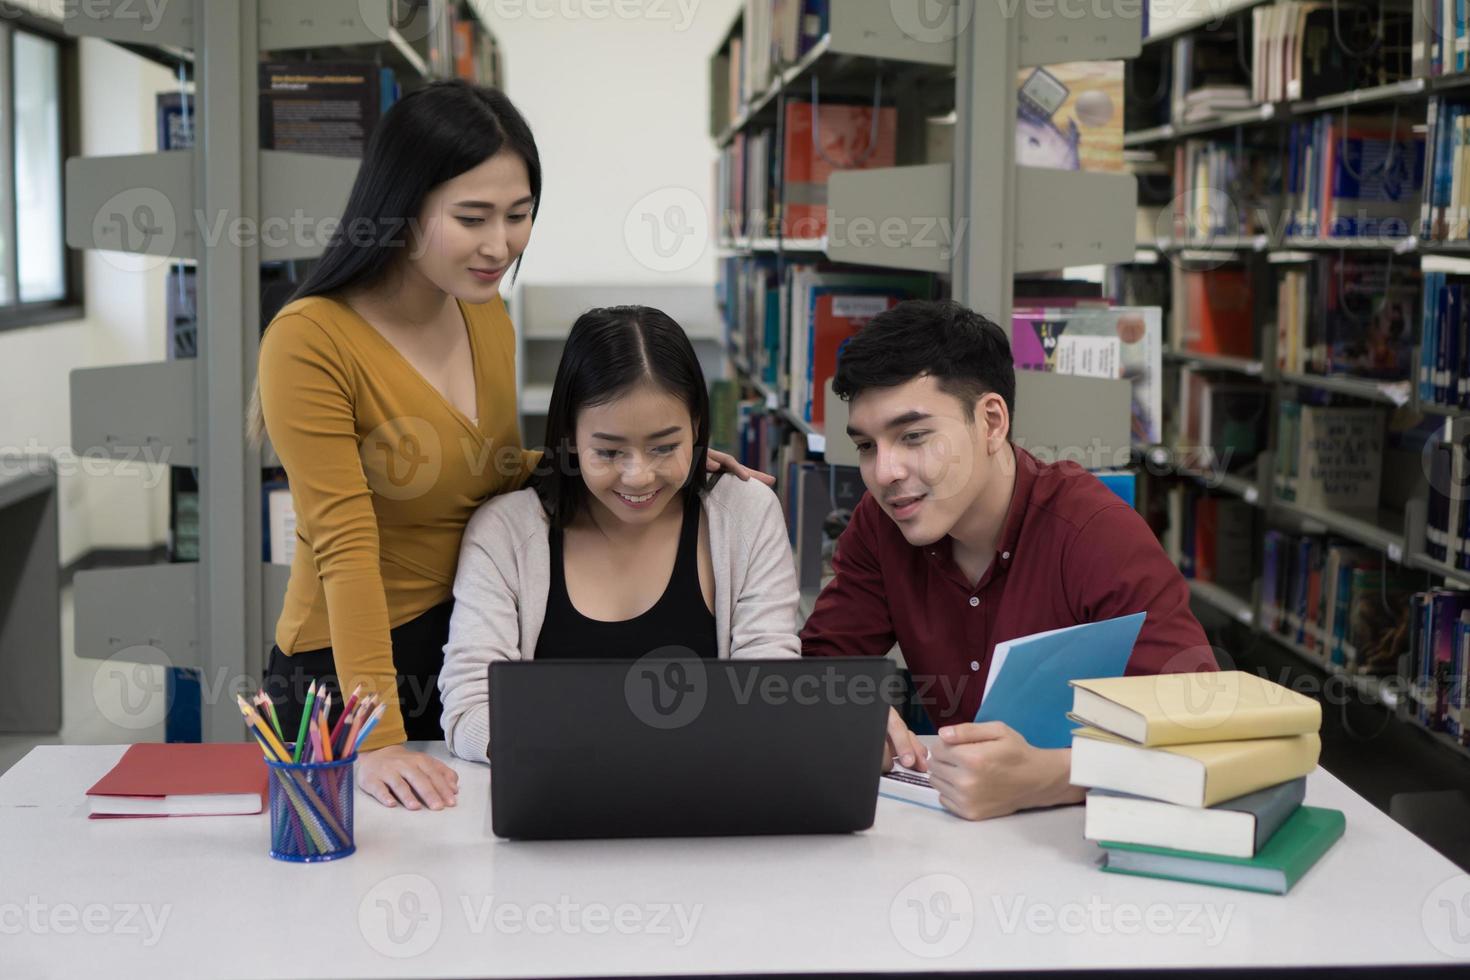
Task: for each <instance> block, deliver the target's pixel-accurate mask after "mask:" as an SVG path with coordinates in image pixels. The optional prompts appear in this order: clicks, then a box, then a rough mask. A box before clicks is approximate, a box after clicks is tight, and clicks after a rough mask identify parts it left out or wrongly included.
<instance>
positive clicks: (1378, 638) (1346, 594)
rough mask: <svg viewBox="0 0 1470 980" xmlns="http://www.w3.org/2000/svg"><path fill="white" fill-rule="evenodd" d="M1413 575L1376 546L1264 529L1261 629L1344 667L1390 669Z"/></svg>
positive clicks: (1379, 671) (1395, 661)
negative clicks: (1370, 546)
mask: <svg viewBox="0 0 1470 980" xmlns="http://www.w3.org/2000/svg"><path fill="white" fill-rule="evenodd" d="M1415 588H1417V586H1416V584H1415V580H1414V577H1413V576H1412V575H1410V574H1409V573H1408V572H1407V571H1405V570H1404V569H1403V568H1401V567H1400V566H1397V565H1391V564H1389V563H1388V562H1387V560H1386V559H1385V557H1384V555H1383V554H1382V553H1381V552H1377V551H1374V550H1372V549H1369V548H1363V547H1360V546H1358V545H1354V544H1351V543H1348V542H1344V541H1338V540H1335V539H1333V538H1330V537H1327V536H1324V535H1314V534H1290V533H1288V532H1285V531H1281V530H1274V529H1273V530H1270V531H1267V532H1266V536H1265V542H1264V545H1263V554H1262V564H1261V628H1262V629H1264V630H1266V631H1267V632H1270V633H1274V634H1276V635H1278V636H1282V637H1284V638H1285V639H1287V640H1289V641H1291V642H1293V643H1295V644H1297V645H1298V646H1300V647H1302V648H1304V649H1305V650H1307V651H1308V652H1309V653H1312V654H1315V655H1317V656H1319V657H1321V658H1322V659H1323V660H1325V661H1328V662H1330V663H1333V664H1337V665H1338V666H1340V667H1342V668H1343V669H1344V670H1348V671H1351V672H1353V673H1363V674H1391V673H1394V672H1396V671H1397V670H1398V657H1399V653H1400V652H1401V650H1402V644H1403V639H1404V631H1405V629H1406V628H1407V610H1408V598H1409V595H1410V594H1411V593H1412V592H1413V591H1414V589H1415Z"/></svg>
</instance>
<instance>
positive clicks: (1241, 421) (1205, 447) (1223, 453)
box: [1178, 366, 1270, 474]
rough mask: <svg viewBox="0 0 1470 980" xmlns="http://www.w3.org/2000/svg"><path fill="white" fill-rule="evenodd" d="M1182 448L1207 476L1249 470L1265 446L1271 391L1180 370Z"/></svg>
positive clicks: (1206, 372) (1214, 375)
mask: <svg viewBox="0 0 1470 980" xmlns="http://www.w3.org/2000/svg"><path fill="white" fill-rule="evenodd" d="M1178 390H1179V394H1180V396H1181V397H1180V406H1179V429H1178V432H1179V448H1180V450H1181V452H1182V453H1183V455H1184V459H1185V461H1186V462H1187V463H1188V464H1189V465H1190V466H1193V467H1195V468H1197V469H1201V470H1204V471H1206V472H1207V473H1209V474H1214V473H1218V472H1221V471H1230V470H1239V469H1243V468H1245V467H1247V466H1249V465H1250V464H1251V463H1252V462H1253V461H1254V460H1255V459H1256V457H1257V456H1259V455H1260V453H1261V451H1262V450H1263V449H1265V447H1266V422H1267V416H1266V412H1267V406H1268V404H1269V399H1270V389H1269V388H1267V387H1266V386H1265V385H1263V384H1261V383H1260V382H1258V381H1251V380H1249V379H1242V378H1223V377H1221V376H1220V375H1219V374H1217V373H1212V372H1211V371H1210V370H1209V369H1195V368H1193V367H1189V366H1183V367H1180V369H1179V388H1178Z"/></svg>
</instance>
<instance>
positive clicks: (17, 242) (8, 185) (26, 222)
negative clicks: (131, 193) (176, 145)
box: [0, 19, 83, 329]
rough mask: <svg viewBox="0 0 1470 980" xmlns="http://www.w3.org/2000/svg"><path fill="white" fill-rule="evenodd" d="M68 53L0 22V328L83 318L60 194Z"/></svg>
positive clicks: (48, 39)
mask: <svg viewBox="0 0 1470 980" xmlns="http://www.w3.org/2000/svg"><path fill="white" fill-rule="evenodd" d="M74 52H75V45H74V44H73V43H72V42H69V41H67V40H66V39H65V38H64V37H61V36H59V34H56V33H52V32H51V31H49V30H46V29H44V28H39V27H37V28H32V27H30V26H29V25H28V24H26V23H25V22H21V21H16V20H10V19H7V20H3V21H0V329H4V328H7V327H20V326H29V325H31V324H36V323H46V322H51V321H56V320H64V319H79V318H80V317H81V316H82V315H83V313H82V308H81V295H80V292H81V290H80V282H81V276H80V274H79V271H78V263H77V256H76V254H75V253H74V252H73V251H72V250H71V249H68V248H67V246H66V235H65V227H66V225H65V218H64V215H63V207H64V200H63V198H64V195H63V190H62V174H63V172H64V171H63V167H64V165H65V162H66V156H67V152H68V149H69V147H68V145H67V136H68V130H67V114H66V113H67V107H68V105H69V103H70V88H71V86H70V77H71V71H70V63H71V61H72V59H73V56H74Z"/></svg>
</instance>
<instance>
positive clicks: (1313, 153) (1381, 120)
mask: <svg viewBox="0 0 1470 980" xmlns="http://www.w3.org/2000/svg"><path fill="white" fill-rule="evenodd" d="M1414 129H1415V127H1414V124H1413V123H1412V122H1411V121H1410V120H1409V119H1407V118H1405V117H1404V116H1403V115H1401V114H1393V115H1383V114H1377V115H1357V116H1353V117H1350V118H1348V119H1347V120H1344V117H1343V116H1342V115H1340V114H1336V113H1324V114H1321V115H1317V116H1313V117H1311V118H1310V119H1309V120H1307V121H1303V122H1295V123H1292V124H1291V127H1290V128H1289V130H1288V136H1287V154H1286V156H1287V159H1286V180H1285V184H1286V186H1285V188H1284V189H1283V190H1284V194H1283V196H1284V215H1283V222H1282V224H1283V227H1284V229H1285V234H1286V235H1287V236H1304V237H1309V238H1319V237H1320V238H1402V237H1404V236H1406V235H1408V234H1410V233H1411V232H1412V231H1413V230H1414V229H1415V228H1416V227H1417V226H1418V223H1419V216H1420V215H1419V212H1420V207H1419V205H1420V199H1419V197H1420V191H1421V189H1422V187H1423V182H1424V160H1425V143H1424V136H1423V134H1421V133H1416V132H1414Z"/></svg>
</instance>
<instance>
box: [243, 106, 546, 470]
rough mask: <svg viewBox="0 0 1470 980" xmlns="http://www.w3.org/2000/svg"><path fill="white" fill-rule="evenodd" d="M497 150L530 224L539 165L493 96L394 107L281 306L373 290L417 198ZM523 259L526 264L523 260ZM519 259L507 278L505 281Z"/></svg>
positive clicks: (526, 135)
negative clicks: (514, 167) (519, 165)
mask: <svg viewBox="0 0 1470 980" xmlns="http://www.w3.org/2000/svg"><path fill="white" fill-rule="evenodd" d="M501 150H510V151H511V152H512V153H514V154H516V155H517V156H519V157H520V158H521V160H522V161H523V162H524V163H525V165H526V174H527V176H528V177H529V178H530V184H531V197H532V201H531V221H532V223H533V224H534V223H535V221H536V213H537V211H539V210H540V208H541V157H540V155H539V154H538V153H537V151H536V140H535V138H534V137H533V136H532V135H531V127H530V126H528V125H526V120H525V117H523V116H522V115H521V114H520V112H519V110H517V109H516V107H515V106H514V105H512V104H511V101H510V99H508V98H506V96H505V93H504V92H502V91H500V90H499V89H497V88H491V87H489V86H485V85H473V84H471V83H469V82H466V81H462V80H459V79H453V80H448V81H439V82H432V83H430V84H428V85H426V86H424V87H423V88H421V89H417V90H415V91H413V92H410V93H408V94H407V95H405V96H404V97H403V98H401V99H399V100H398V101H397V102H395V103H394V104H393V107H392V108H390V109H389V110H388V111H387V112H386V113H384V115H383V118H382V119H380V120H379V121H378V124H377V125H376V126H374V127H373V133H372V136H371V137H370V138H369V139H368V144H367V147H366V149H365V150H364V151H363V158H362V165H361V166H360V167H359V168H358V171H357V178H356V179H355V180H354V181H353V183H352V192H351V193H350V194H349V195H348V197H347V206H346V208H345V209H344V210H343V212H342V220H341V223H340V224H339V225H338V226H337V229H336V231H335V232H334V233H333V235H332V239H331V241H330V242H329V243H328V245H327V248H326V251H325V252H324V253H323V254H322V257H321V259H320V260H319V261H318V262H317V263H316V265H315V266H314V267H313V268H312V270H311V272H310V273H309V274H308V275H307V277H306V279H305V281H304V282H302V283H301V286H300V287H299V288H298V289H297V290H296V291H295V292H294V293H292V295H291V298H290V300H288V301H287V302H294V301H295V300H298V299H302V298H304V297H307V296H321V295H324V294H328V293H333V292H336V291H338V290H342V289H347V288H350V287H368V286H373V285H376V284H377V283H379V282H380V281H381V280H382V279H383V278H384V277H385V276H386V275H387V274H388V273H389V272H390V270H391V269H392V267H393V264H394V260H395V259H397V258H398V257H399V256H401V255H405V254H407V252H408V249H409V247H410V246H411V244H412V243H411V240H410V236H409V231H410V229H412V228H413V224H411V223H412V222H414V221H416V220H417V218H418V216H419V213H420V212H421V211H422V210H423V206H424V198H426V197H428V195H429V192H430V191H432V190H433V189H434V188H435V187H438V186H439V185H440V184H442V183H444V182H445V181H447V180H452V179H453V178H455V177H458V176H459V175H460V174H462V173H464V172H466V171H468V170H473V169H474V168H475V167H478V166H479V165H480V164H482V163H484V162H485V161H486V160H488V159H490V158H491V157H492V156H494V155H495V154H497V153H499V152H500V151H501ZM523 257H524V256H523ZM520 268H521V259H519V258H518V259H516V263H515V267H514V268H513V269H511V274H510V278H511V282H515V278H516V273H518V272H519V271H520ZM245 424H246V435H247V437H248V438H249V440H250V441H251V442H252V443H253V444H255V445H257V446H258V445H260V443H261V441H262V437H263V436H264V435H265V417H264V413H263V412H262V411H261V407H260V386H259V384H257V385H256V387H255V392H254V393H253V394H252V395H251V397H250V405H249V407H248V408H247V409H246V423H245Z"/></svg>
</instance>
